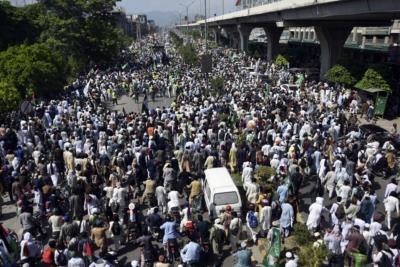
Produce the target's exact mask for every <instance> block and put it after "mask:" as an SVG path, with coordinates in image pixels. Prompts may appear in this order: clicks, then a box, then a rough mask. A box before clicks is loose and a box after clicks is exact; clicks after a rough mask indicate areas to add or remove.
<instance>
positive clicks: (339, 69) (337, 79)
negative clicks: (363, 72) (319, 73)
mask: <svg viewBox="0 0 400 267" xmlns="http://www.w3.org/2000/svg"><path fill="white" fill-rule="evenodd" d="M325 79H327V80H328V81H330V82H333V83H340V84H346V85H353V84H354V83H355V82H356V78H354V76H353V75H352V74H351V73H350V71H349V70H348V69H347V68H346V67H344V66H342V65H339V64H337V65H335V66H333V67H332V68H331V69H329V70H328V71H327V73H325Z"/></svg>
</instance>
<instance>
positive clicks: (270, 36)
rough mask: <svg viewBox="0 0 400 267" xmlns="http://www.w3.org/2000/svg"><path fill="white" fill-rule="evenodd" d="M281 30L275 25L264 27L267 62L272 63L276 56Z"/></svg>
mask: <svg viewBox="0 0 400 267" xmlns="http://www.w3.org/2000/svg"><path fill="white" fill-rule="evenodd" d="M282 31H283V28H278V27H276V26H275V25H273V26H265V27H264V32H265V35H266V36H267V42H268V43H267V48H268V51H267V60H268V61H272V60H274V58H275V57H276V55H277V54H278V49H279V40H280V39H281V35H282Z"/></svg>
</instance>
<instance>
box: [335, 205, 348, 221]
mask: <svg viewBox="0 0 400 267" xmlns="http://www.w3.org/2000/svg"><path fill="white" fill-rule="evenodd" d="M345 215H346V213H345V212H344V205H343V204H339V206H338V207H337V209H336V211H335V216H336V218H338V219H339V220H341V219H343V218H344V216H345Z"/></svg>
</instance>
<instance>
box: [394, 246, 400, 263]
mask: <svg viewBox="0 0 400 267" xmlns="http://www.w3.org/2000/svg"><path fill="white" fill-rule="evenodd" d="M394 267H400V250H397V255H396V257H395V258H394Z"/></svg>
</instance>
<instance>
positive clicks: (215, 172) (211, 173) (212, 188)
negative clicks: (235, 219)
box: [203, 168, 242, 216]
mask: <svg viewBox="0 0 400 267" xmlns="http://www.w3.org/2000/svg"><path fill="white" fill-rule="evenodd" d="M204 173H205V176H206V177H205V179H204V181H203V192H204V199H205V203H206V206H207V209H208V211H209V213H210V214H213V215H214V216H218V215H219V214H220V211H221V210H222V209H225V207H226V206H227V205H230V206H231V207H232V210H233V211H236V212H237V213H238V215H239V216H240V214H241V208H242V201H241V199H240V195H239V190H238V189H237V187H236V185H235V183H234V182H233V180H232V177H231V175H230V174H229V172H228V170H227V169H226V168H213V169H207V170H205V171H204Z"/></svg>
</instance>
